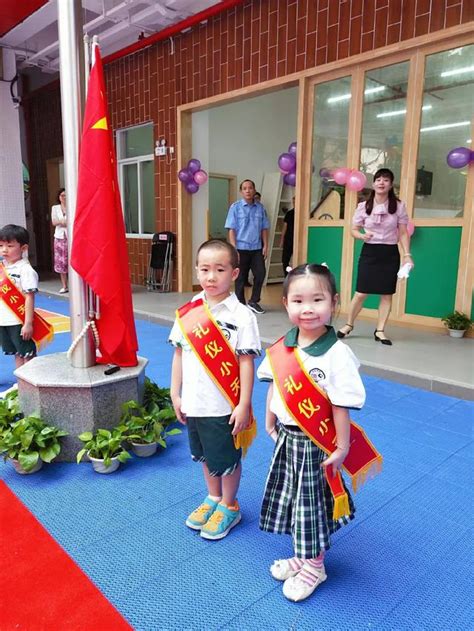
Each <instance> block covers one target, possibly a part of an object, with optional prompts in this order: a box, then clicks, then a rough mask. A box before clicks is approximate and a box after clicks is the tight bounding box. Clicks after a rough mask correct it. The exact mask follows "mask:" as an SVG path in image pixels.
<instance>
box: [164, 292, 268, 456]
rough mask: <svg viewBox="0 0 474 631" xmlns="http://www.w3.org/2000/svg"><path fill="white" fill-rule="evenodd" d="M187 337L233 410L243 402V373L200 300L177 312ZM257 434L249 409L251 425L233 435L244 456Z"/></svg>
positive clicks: (228, 345)
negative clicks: (241, 394) (241, 396)
mask: <svg viewBox="0 0 474 631" xmlns="http://www.w3.org/2000/svg"><path fill="white" fill-rule="evenodd" d="M176 318H177V321H178V324H179V326H180V327H181V330H182V332H183V335H184V337H185V338H186V340H187V341H188V343H189V345H190V346H191V348H192V350H193V352H194V354H195V355H196V357H197V358H198V359H199V361H200V362H201V364H202V366H203V367H204V369H205V370H206V372H207V374H208V375H209V376H210V377H211V379H212V380H213V382H214V383H215V384H216V386H217V387H218V388H219V390H220V391H221V392H222V394H223V395H224V396H225V398H226V399H227V401H228V402H229V403H230V405H231V407H232V409H234V408H235V407H236V405H237V404H238V403H239V400H240V371H239V363H238V361H237V358H236V356H235V351H234V349H233V348H232V347H231V346H230V344H229V343H228V341H227V340H226V338H225V337H224V335H223V333H222V331H221V330H220V328H219V327H218V325H217V323H216V322H215V320H214V318H213V317H212V314H211V312H210V311H209V309H208V307H207V305H206V303H205V302H204V301H203V300H202V298H199V299H198V300H193V301H191V302H188V303H187V304H185V305H184V306H182V307H180V308H179V309H178V310H177V311H176ZM256 435H257V424H256V422H255V419H254V417H253V414H252V411H251V410H250V424H249V426H248V427H247V428H246V429H244V430H243V431H241V432H239V433H238V434H237V436H234V443H235V447H236V449H240V448H242V453H243V455H244V456H245V454H246V452H247V449H248V448H249V447H250V445H251V443H252V441H253V439H254V438H255V436H256Z"/></svg>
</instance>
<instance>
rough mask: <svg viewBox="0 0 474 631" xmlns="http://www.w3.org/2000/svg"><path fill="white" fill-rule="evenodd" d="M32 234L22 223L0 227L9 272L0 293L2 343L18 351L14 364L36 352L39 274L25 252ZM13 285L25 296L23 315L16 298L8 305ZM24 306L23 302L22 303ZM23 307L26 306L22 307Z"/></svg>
mask: <svg viewBox="0 0 474 631" xmlns="http://www.w3.org/2000/svg"><path fill="white" fill-rule="evenodd" d="M29 242H30V236H29V234H28V231H27V230H26V229H25V228H23V227H22V226H17V225H15V224H8V225H6V226H3V228H1V229H0V257H1V258H2V259H3V260H2V261H1V262H0V265H2V264H3V268H4V270H5V273H6V279H5V281H4V283H5V289H4V287H3V286H2V288H1V291H2V295H1V296H0V343H1V345H2V349H3V353H4V355H15V367H16V368H19V367H20V366H23V364H25V363H26V362H27V361H29V360H30V359H32V358H33V357H35V356H36V352H37V351H36V344H35V342H34V341H33V339H32V336H33V318H34V310H35V293H36V292H37V291H38V274H37V273H36V271H35V270H34V269H33V268H32V267H31V265H30V262H29V261H28V259H27V258H24V255H26V254H27V252H28V244H29ZM7 283H11V284H12V285H14V286H15V287H16V288H17V289H18V290H19V291H21V293H22V294H23V296H24V299H25V302H24V319H23V320H22V318H21V317H20V315H19V313H20V307H18V312H19V313H18V314H17V313H15V305H16V301H14V302H12V304H11V306H7V294H8V293H9V292H8V285H7ZM21 307H22V306H21ZM21 311H23V308H21Z"/></svg>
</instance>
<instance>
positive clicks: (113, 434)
mask: <svg viewBox="0 0 474 631" xmlns="http://www.w3.org/2000/svg"><path fill="white" fill-rule="evenodd" d="M127 432H128V428H127V426H126V425H117V427H114V428H113V429H110V430H109V429H98V430H96V431H95V432H94V433H93V432H83V433H82V434H79V436H78V438H79V440H80V441H82V442H83V443H84V447H83V448H82V449H81V450H80V451H79V452H78V453H77V456H76V461H77V462H78V463H79V462H81V460H82V458H83V457H84V456H85V455H86V454H88V455H89V456H92V458H98V459H99V460H103V461H104V465H105V466H106V467H109V466H110V464H111V462H112V458H115V457H117V458H118V459H119V461H120V462H125V461H126V460H128V459H129V458H131V456H130V454H129V453H128V451H127V450H126V449H124V447H123V443H124V442H125V440H127Z"/></svg>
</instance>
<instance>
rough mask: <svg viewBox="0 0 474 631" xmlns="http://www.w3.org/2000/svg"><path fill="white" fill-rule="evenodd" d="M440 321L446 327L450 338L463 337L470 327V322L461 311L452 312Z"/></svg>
mask: <svg viewBox="0 0 474 631" xmlns="http://www.w3.org/2000/svg"><path fill="white" fill-rule="evenodd" d="M441 321H442V322H443V323H444V324H445V325H446V327H447V328H448V331H449V335H450V336H451V337H463V335H464V333H465V332H466V331H469V329H470V328H471V326H472V320H471V318H469V317H468V316H467V315H466V314H465V313H462V312H461V311H453V313H450V314H448V315H447V316H445V317H444V318H441Z"/></svg>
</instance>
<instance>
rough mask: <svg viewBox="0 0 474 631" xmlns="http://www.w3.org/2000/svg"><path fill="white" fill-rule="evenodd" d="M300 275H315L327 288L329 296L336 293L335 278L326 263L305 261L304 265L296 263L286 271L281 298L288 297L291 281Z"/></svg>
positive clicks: (332, 296)
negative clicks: (296, 265)
mask: <svg viewBox="0 0 474 631" xmlns="http://www.w3.org/2000/svg"><path fill="white" fill-rule="evenodd" d="M300 276H316V277H317V278H320V279H322V280H323V282H324V283H325V284H326V287H327V288H328V290H329V292H330V294H331V298H334V296H335V295H336V294H337V287H336V279H335V278H334V274H333V273H332V272H331V270H330V269H329V267H327V265H322V264H320V263H305V264H304V265H298V267H295V268H294V269H292V270H291V272H289V273H288V275H287V277H286V278H285V280H284V282H283V298H287V297H288V292H289V290H290V285H291V283H292V282H293V281H294V280H295V279H296V278H299V277H300Z"/></svg>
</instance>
